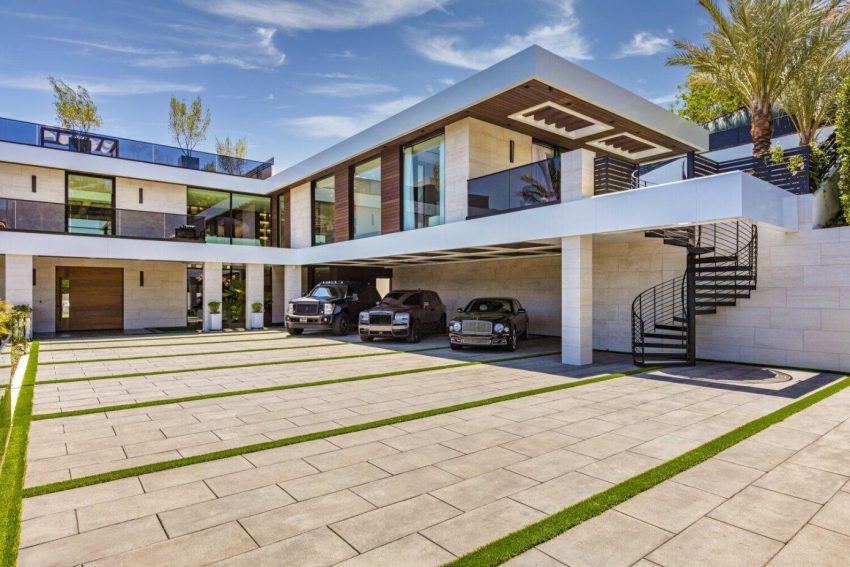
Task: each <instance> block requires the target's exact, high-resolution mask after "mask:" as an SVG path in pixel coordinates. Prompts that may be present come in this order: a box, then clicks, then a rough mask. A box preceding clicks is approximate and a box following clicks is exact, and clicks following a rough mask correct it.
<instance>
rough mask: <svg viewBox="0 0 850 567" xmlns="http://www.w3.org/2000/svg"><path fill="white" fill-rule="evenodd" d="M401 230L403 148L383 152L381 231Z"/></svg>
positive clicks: (383, 232) (393, 147)
mask: <svg viewBox="0 0 850 567" xmlns="http://www.w3.org/2000/svg"><path fill="white" fill-rule="evenodd" d="M400 230H401V148H400V147H399V146H391V147H389V148H386V149H385V150H384V151H382V152H381V233H382V234H389V233H391V232H399V231H400Z"/></svg>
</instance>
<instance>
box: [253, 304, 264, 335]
mask: <svg viewBox="0 0 850 567" xmlns="http://www.w3.org/2000/svg"><path fill="white" fill-rule="evenodd" d="M263 315H264V313H263V304H262V303H260V302H259V301H257V302H256V303H252V304H251V328H252V329H262V328H263Z"/></svg>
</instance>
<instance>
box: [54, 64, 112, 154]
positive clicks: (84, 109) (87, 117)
mask: <svg viewBox="0 0 850 567" xmlns="http://www.w3.org/2000/svg"><path fill="white" fill-rule="evenodd" d="M48 81H50V85H51V86H52V87H53V96H54V101H53V104H54V106H55V107H56V118H57V119H58V120H59V123H60V124H61V125H62V127H63V128H65V129H67V130H71V132H72V134H71V139H70V140H69V143H68V144H69V146H70V148H71V150H72V151H75V152H82V153H90V152H91V148H92V143H91V138H89V130H91V129H92V128H96V127H99V126H100V125H101V124H102V120H101V119H100V115H99V114H98V113H97V105H95V103H94V101H93V100H92V99H91V96H89V91H88V90H87V89H86V88H85V87H83V86H81V85H77V88H76V89H74V88H73V87H71V86H69V85H68V84H66V83H65V82H64V81H62V80H61V79H56V78H55V77H48Z"/></svg>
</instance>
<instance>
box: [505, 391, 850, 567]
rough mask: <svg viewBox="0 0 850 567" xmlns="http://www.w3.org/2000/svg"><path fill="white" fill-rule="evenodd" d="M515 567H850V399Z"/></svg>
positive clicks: (818, 409) (641, 498) (715, 461)
mask: <svg viewBox="0 0 850 567" xmlns="http://www.w3.org/2000/svg"><path fill="white" fill-rule="evenodd" d="M509 565H513V566H514V567H518V566H525V565H535V566H547V565H552V566H554V565H569V566H570V567H590V566H602V565H605V566H609V567H616V566H619V565H622V566H628V565H638V566H641V567H653V566H658V565H660V566H663V567H679V566H682V567H684V566H692V565H700V566H714V565H716V566H728V565H735V566H740V567H749V566H753V567H755V566H762V565H770V566H775V567H780V566H782V567H786V566H787V567H796V566H801V565H818V566H820V567H843V566H846V565H850V391H848V390H844V391H843V392H840V393H838V394H836V395H834V396H832V397H831V398H828V399H827V400H824V401H823V402H820V403H818V404H816V405H815V406H812V407H811V408H809V409H807V410H804V411H803V412H801V413H799V414H797V415H795V416H792V417H791V418H789V419H787V420H786V421H783V422H782V423H779V424H777V425H774V426H772V427H770V428H768V429H766V430H765V431H763V432H761V433H758V434H757V435H755V436H753V437H751V438H750V439H748V440H746V441H744V442H743V443H740V444H738V445H736V446H734V447H732V448H730V449H728V450H726V451H724V452H723V453H721V454H719V455H717V456H716V457H714V458H712V459H709V460H708V461H706V462H705V463H702V464H700V465H698V466H696V467H694V468H693V469H690V470H688V471H685V472H684V473H682V474H680V475H678V476H676V477H674V478H672V479H670V480H668V481H666V482H663V483H661V484H660V485H658V486H656V487H655V488H653V489H651V490H648V491H647V492H644V493H643V494H640V495H638V496H636V497H635V498H632V499H631V500H629V501H628V502H625V503H624V504H622V505H620V506H618V507H617V508H616V509H615V510H611V511H608V512H606V513H604V514H602V515H601V516H599V517H597V518H594V519H592V520H590V521H588V522H586V523H584V524H581V525H579V526H577V527H575V528H573V529H572V530H569V531H568V532H565V533H564V534H562V535H560V536H558V537H557V538H555V539H553V540H550V541H549V542H546V543H544V544H542V545H540V546H538V547H537V548H536V549H534V550H532V551H529V552H527V553H525V554H524V555H522V556H520V557H518V558H516V559H514V560H513V561H511V562H509Z"/></svg>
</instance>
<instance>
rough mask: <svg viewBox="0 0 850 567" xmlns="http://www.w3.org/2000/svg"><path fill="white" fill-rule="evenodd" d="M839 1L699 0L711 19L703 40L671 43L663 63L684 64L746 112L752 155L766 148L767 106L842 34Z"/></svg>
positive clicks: (769, 116)
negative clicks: (671, 52)
mask: <svg viewBox="0 0 850 567" xmlns="http://www.w3.org/2000/svg"><path fill="white" fill-rule="evenodd" d="M843 2H844V0H727V10H728V15H727V14H726V13H724V11H723V10H722V9H721V8H720V7H719V6H718V5H717V3H715V2H714V1H713V0H699V3H700V5H701V6H702V7H703V8H704V9H705V10H706V12H708V14H709V16H710V17H711V19H712V20H713V21H714V26H715V27H714V29H713V30H712V31H710V32H707V33H706V34H705V38H706V41H707V43H706V45H696V44H694V43H691V42H689V41H685V40H678V41H675V42H674V45H675V47H676V48H677V49H678V53H677V54H676V55H675V56H674V57H671V58H670V59H669V60H668V61H667V63H668V64H669V65H690V66H691V67H692V68H693V71H694V72H695V73H696V75H697V79H698V80H700V81H704V82H706V83H714V84H720V85H723V87H724V88H725V89H726V90H728V91H729V92H730V93H733V94H734V95H735V96H736V97H737V98H738V99H739V100H741V101H742V102H743V103H744V104H745V105H746V106H747V108H748V110H749V111H750V116H751V117H752V126H751V128H750V132H751V134H752V138H753V155H754V156H762V155H764V154H765V153H767V152H768V151H769V150H770V139H771V136H772V134H773V123H772V119H773V108H774V106H775V105H776V104H777V103H778V101H779V98H780V96H781V95H782V94H783V91H784V89H785V88H786V87H787V85H788V84H789V83H790V81H791V80H793V79H795V78H796V77H797V76H798V74H800V73H802V72H803V70H804V69H805V67H806V65H808V63H809V61H810V60H811V58H812V56H813V54H814V53H817V52H819V51H820V50H821V49H823V45H825V44H827V43H831V42H835V41H836V35H843V34H845V33H846V28H847V21H846V17H847V14H846V13H844V9H843Z"/></svg>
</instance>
